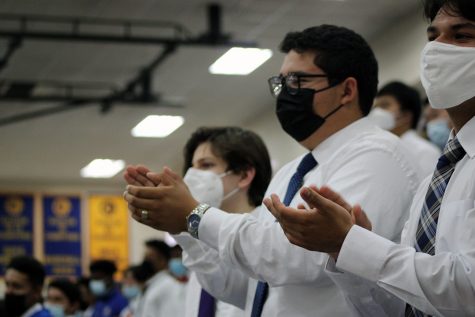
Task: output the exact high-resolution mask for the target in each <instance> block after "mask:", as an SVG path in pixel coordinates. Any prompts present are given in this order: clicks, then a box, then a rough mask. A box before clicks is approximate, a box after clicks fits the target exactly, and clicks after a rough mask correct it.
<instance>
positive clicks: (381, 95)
mask: <svg viewBox="0 0 475 317" xmlns="http://www.w3.org/2000/svg"><path fill="white" fill-rule="evenodd" d="M420 98H421V97H420V95H419V92H418V91H417V90H415V89H414V88H412V87H409V86H408V85H406V84H404V83H401V82H397V81H395V82H390V83H388V84H386V85H384V86H383V87H382V88H381V89H379V91H378V93H377V94H376V99H375V100H374V106H373V110H372V112H371V113H372V114H376V113H381V115H384V116H385V117H387V118H388V123H391V124H390V125H388V126H386V127H383V128H386V129H387V130H389V131H391V132H392V133H394V134H395V135H397V136H398V137H400V138H401V141H402V143H403V144H404V145H405V146H406V147H407V148H408V149H409V151H411V152H412V153H413V154H414V156H415V157H416V158H417V162H418V163H419V164H420V168H421V170H422V173H423V175H424V177H425V176H427V175H432V173H433V172H434V166H435V164H436V163H437V160H438V159H439V156H440V153H441V152H440V150H439V149H438V148H437V146H435V145H434V144H432V143H431V142H429V141H428V140H426V139H424V138H423V137H421V136H420V135H419V134H418V133H417V131H416V130H415V129H416V128H417V125H418V124H419V119H420V117H421V108H422V107H421V99H420ZM371 116H372V115H371V114H370V117H371ZM375 119H376V118H375Z"/></svg>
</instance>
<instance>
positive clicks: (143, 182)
mask: <svg viewBox="0 0 475 317" xmlns="http://www.w3.org/2000/svg"><path fill="white" fill-rule="evenodd" d="M147 170H148V169H147ZM143 172H144V168H143V167H142V168H141V167H140V165H139V166H138V167H135V166H131V165H129V166H127V169H126V173H127V174H128V177H130V178H133V179H134V181H133V183H129V181H127V179H126V181H127V182H128V183H129V184H132V185H136V186H155V184H154V183H153V182H151V181H150V180H149V179H148V178H147V176H146V173H145V174H144V173H143ZM124 178H125V175H124Z"/></svg>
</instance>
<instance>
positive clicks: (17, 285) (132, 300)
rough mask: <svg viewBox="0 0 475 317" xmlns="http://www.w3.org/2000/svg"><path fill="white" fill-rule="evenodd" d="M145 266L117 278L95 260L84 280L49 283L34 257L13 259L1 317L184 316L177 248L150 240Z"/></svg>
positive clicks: (183, 276)
mask: <svg viewBox="0 0 475 317" xmlns="http://www.w3.org/2000/svg"><path fill="white" fill-rule="evenodd" d="M145 246H146V252H145V256H144V259H143V261H142V262H141V263H139V264H136V265H132V266H130V267H128V268H127V269H126V270H125V271H124V272H118V271H117V266H116V264H115V263H114V262H113V261H111V260H107V259H97V260H94V261H92V262H91V263H90V265H89V273H90V274H89V275H88V276H83V277H62V278H58V277H54V278H48V277H46V273H45V268H44V266H43V264H42V263H41V262H40V261H38V260H37V259H35V258H34V257H31V256H17V257H14V258H12V259H11V261H10V262H9V263H8V265H7V266H6V270H5V272H4V280H5V294H3V300H0V316H2V317H135V316H144V317H145V316H150V317H151V316H182V315H183V312H184V305H183V302H184V300H185V290H186V288H185V287H186V284H187V281H188V278H187V276H188V272H187V269H186V268H185V267H184V266H183V264H182V261H181V249H180V247H179V246H174V247H171V246H169V245H168V244H166V243H165V242H163V241H159V240H149V241H146V243H145Z"/></svg>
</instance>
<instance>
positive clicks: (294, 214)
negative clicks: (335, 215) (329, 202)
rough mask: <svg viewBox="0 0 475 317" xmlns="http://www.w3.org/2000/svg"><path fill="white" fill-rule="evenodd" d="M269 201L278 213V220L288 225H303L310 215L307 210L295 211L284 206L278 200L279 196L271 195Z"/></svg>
mask: <svg viewBox="0 0 475 317" xmlns="http://www.w3.org/2000/svg"><path fill="white" fill-rule="evenodd" d="M271 200H272V204H273V206H274V208H275V209H276V210H277V212H278V213H279V217H280V218H279V219H280V220H281V221H283V222H286V223H288V224H299V225H301V224H304V223H307V221H308V219H309V218H308V217H309V216H310V213H309V212H307V210H305V211H302V210H297V209H294V208H291V207H287V206H285V205H284V204H283V203H282V202H281V201H280V199H279V196H277V195H275V194H272V195H271Z"/></svg>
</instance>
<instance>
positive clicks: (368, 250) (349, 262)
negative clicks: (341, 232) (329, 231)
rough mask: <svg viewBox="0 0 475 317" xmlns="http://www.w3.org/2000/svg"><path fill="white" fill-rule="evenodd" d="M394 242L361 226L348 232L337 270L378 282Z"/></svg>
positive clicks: (339, 256) (337, 263) (355, 226)
mask: <svg viewBox="0 0 475 317" xmlns="http://www.w3.org/2000/svg"><path fill="white" fill-rule="evenodd" d="M393 245H394V242H392V241H390V240H387V239H385V238H383V237H381V236H379V235H377V234H375V233H373V232H371V231H368V230H366V229H364V228H362V227H360V226H357V225H354V226H353V227H352V228H351V230H350V231H349V232H348V235H347V236H346V239H345V241H344V242H343V245H342V247H341V250H340V253H339V255H338V260H337V262H336V268H337V269H339V270H341V271H344V272H350V273H353V274H355V275H358V276H360V277H363V278H365V279H367V280H370V281H373V282H377V281H378V280H379V276H380V272H381V270H382V268H383V266H384V263H385V262H386V258H387V255H388V253H389V250H390V249H391V248H392V246H393Z"/></svg>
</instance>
